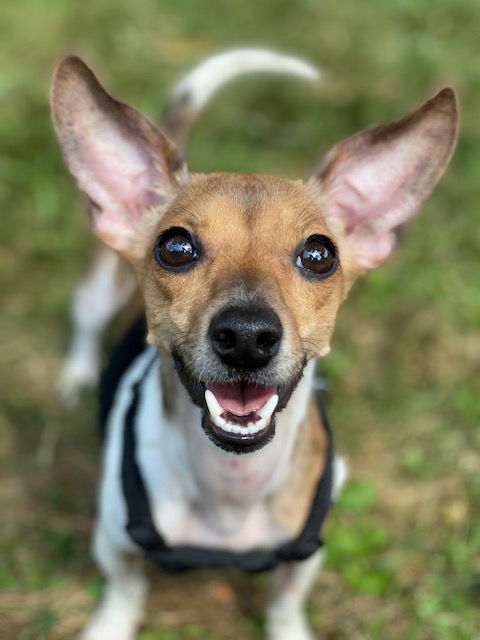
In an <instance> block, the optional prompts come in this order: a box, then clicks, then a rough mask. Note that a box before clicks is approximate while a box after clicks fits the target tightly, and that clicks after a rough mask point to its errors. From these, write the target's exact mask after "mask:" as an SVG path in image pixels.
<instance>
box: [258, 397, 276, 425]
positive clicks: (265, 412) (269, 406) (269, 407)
mask: <svg viewBox="0 0 480 640" xmlns="http://www.w3.org/2000/svg"><path fill="white" fill-rule="evenodd" d="M277 404H278V395H277V394H276V393H275V394H274V395H273V396H271V397H270V398H269V399H268V400H267V401H266V403H265V404H264V405H263V407H262V408H261V409H259V410H258V411H257V413H258V415H259V416H260V417H261V418H265V420H267V421H268V420H269V419H270V417H271V415H272V413H273V412H274V410H275V407H276V406H277Z"/></svg>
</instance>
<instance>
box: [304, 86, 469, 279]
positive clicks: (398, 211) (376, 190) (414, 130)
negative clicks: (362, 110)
mask: <svg viewBox="0 0 480 640" xmlns="http://www.w3.org/2000/svg"><path fill="white" fill-rule="evenodd" d="M457 120H458V118H457V105H456V99H455V93H454V92H453V90H452V89H449V88H446V89H443V90H442V91H440V92H439V93H438V94H437V95H436V96H434V97H433V98H431V99H430V100H428V101H427V102H426V103H425V104H423V105H422V106H421V107H420V108H418V109H417V110H416V111H413V112H412V113H410V114H408V115H407V116H405V117H404V118H402V119H401V120H398V121H397V122H392V123H390V124H386V125H383V126H380V127H375V128H373V129H368V130H366V131H362V132H360V133H358V134H357V135H355V136H353V137H352V138H349V139H348V140H345V141H344V142H342V143H340V144H339V145H337V146H336V147H334V148H333V149H332V150H331V151H330V152H329V153H328V155H327V156H326V157H325V159H324V161H323V162H322V164H321V165H320V166H319V167H318V169H317V170H316V172H315V174H314V176H313V178H312V179H311V180H310V183H309V184H310V185H311V186H312V187H313V188H314V191H315V193H316V196H317V199H319V200H320V202H321V206H322V211H323V212H324V214H325V216H326V218H327V220H330V221H331V222H332V225H333V226H335V227H337V228H338V226H339V221H340V226H341V227H342V229H341V230H342V232H343V233H344V234H345V240H346V244H347V249H348V251H349V253H351V259H352V260H353V263H354V265H355V268H356V270H357V271H358V272H362V271H365V270H366V269H372V268H373V267H376V266H378V265H379V264H381V263H382V262H383V261H384V260H385V259H386V258H388V256H389V255H390V254H391V252H392V250H393V249H394V247H395V241H396V237H395V232H394V230H395V228H396V227H398V226H399V225H401V224H402V223H404V222H405V221H406V220H408V219H409V218H411V217H412V216H413V215H414V214H415V213H416V212H417V211H418V209H419V207H420V205H421V204H422V202H423V201H424V200H425V199H426V198H427V197H428V196H429V195H430V193H431V192H432V190H433V188H434V187H435V185H436V184H437V182H438V181H439V179H440V177H441V175H442V173H443V171H444V170H445V167H446V166H447V163H448V161H449V159H450V156H451V154H452V151H453V148H454V146H455V140H456V134H457Z"/></svg>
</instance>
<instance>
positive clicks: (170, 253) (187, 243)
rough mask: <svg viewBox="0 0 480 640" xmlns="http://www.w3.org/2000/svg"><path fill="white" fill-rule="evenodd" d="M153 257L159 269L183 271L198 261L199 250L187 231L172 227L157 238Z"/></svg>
mask: <svg viewBox="0 0 480 640" xmlns="http://www.w3.org/2000/svg"><path fill="white" fill-rule="evenodd" d="M154 255H155V260H156V261H157V262H158V264H159V265H160V266H161V267H164V268H165V269H169V270H172V271H184V270H185V269H189V268H191V267H192V266H193V265H194V263H195V262H196V261H197V260H198V257H199V249H198V246H197V244H196V243H195V241H194V239H193V238H192V235H191V233H190V232H189V231H187V230H186V229H182V228H181V227H172V228H171V229H167V231H164V232H163V233H162V234H161V235H160V236H159V238H158V240H157V242H156V244H155V250H154Z"/></svg>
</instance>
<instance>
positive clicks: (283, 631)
mask: <svg viewBox="0 0 480 640" xmlns="http://www.w3.org/2000/svg"><path fill="white" fill-rule="evenodd" d="M267 640H315V636H314V635H313V632H312V630H311V628H310V625H309V624H308V622H307V619H306V617H305V616H304V615H303V614H302V615H298V616H291V617H289V618H285V617H283V616H282V617H279V618H270V619H269V620H267Z"/></svg>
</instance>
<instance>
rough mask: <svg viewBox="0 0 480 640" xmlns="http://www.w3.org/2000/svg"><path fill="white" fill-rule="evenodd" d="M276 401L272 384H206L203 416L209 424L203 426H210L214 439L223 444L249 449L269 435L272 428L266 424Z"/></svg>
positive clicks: (271, 417) (269, 423)
mask: <svg viewBox="0 0 480 640" xmlns="http://www.w3.org/2000/svg"><path fill="white" fill-rule="evenodd" d="M278 401H279V396H278V387H276V386H267V385H255V384H251V383H248V382H245V381H239V382H232V383H227V384H223V383H210V384H207V385H206V390H205V404H206V407H207V411H208V415H206V418H207V420H208V422H209V423H210V424H207V425H204V426H207V427H210V429H211V431H212V432H213V435H214V436H216V439H220V440H222V441H223V442H224V443H225V444H229V443H230V444H232V445H237V446H239V447H245V446H246V447H248V448H249V449H251V448H252V447H253V446H255V445H257V446H258V445H259V444H262V445H263V444H264V442H263V441H264V440H265V439H266V438H268V439H270V437H273V429H270V428H271V427H272V426H273V425H272V423H273V419H274V412H275V409H276V408H277V406H278ZM270 430H271V431H272V433H271V434H270V433H269V432H270ZM265 444H266V442H265Z"/></svg>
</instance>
